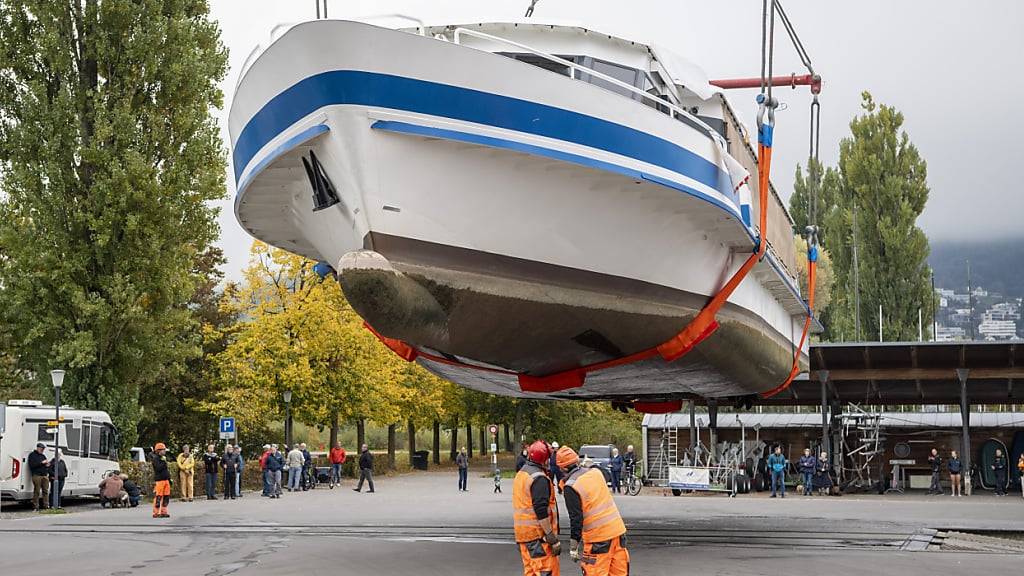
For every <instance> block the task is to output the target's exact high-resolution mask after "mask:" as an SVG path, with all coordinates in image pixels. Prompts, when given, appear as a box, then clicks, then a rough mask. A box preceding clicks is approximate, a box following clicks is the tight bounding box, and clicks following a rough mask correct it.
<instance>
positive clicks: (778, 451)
mask: <svg viewBox="0 0 1024 576" xmlns="http://www.w3.org/2000/svg"><path fill="white" fill-rule="evenodd" d="M786 464H787V462H786V457H785V456H783V455H782V447H781V446H776V447H775V452H773V453H772V455H771V456H769V457H768V470H769V471H771V473H772V498H775V492H776V491H778V492H780V493H781V494H782V497H783V498H785V497H786Z"/></svg>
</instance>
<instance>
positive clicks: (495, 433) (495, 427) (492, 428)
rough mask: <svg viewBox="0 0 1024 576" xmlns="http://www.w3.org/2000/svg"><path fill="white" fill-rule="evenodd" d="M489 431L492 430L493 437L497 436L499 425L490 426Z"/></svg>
mask: <svg viewBox="0 0 1024 576" xmlns="http://www.w3.org/2000/svg"><path fill="white" fill-rule="evenodd" d="M487 429H488V430H490V432H491V436H497V435H498V425H497V424H491V425H490V426H488V427H487Z"/></svg>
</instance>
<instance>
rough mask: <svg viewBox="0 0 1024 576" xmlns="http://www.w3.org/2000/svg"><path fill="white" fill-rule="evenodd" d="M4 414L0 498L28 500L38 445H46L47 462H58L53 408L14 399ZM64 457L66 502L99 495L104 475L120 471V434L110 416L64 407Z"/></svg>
mask: <svg viewBox="0 0 1024 576" xmlns="http://www.w3.org/2000/svg"><path fill="white" fill-rule="evenodd" d="M0 409H5V418H4V419H3V421H5V426H4V432H3V438H2V439H0V498H3V499H4V500H25V501H27V500H29V499H30V498H31V497H32V478H31V476H30V473H29V470H28V463H27V458H28V453H29V452H31V451H32V450H34V449H35V447H36V444H37V443H39V442H42V443H43V444H45V445H46V457H47V458H48V459H51V458H53V436H54V435H53V434H52V433H50V431H49V430H51V429H52V428H51V427H50V426H49V425H48V424H47V422H48V421H52V420H54V418H55V417H56V414H55V409H54V407H53V406H43V405H42V402H39V401H38V400H9V401H8V402H7V405H6V406H0ZM60 417H61V420H62V423H61V425H60V447H61V451H62V453H63V456H62V457H61V458H62V459H63V460H64V463H65V464H66V465H67V467H68V477H67V480H66V481H65V482H64V492H63V493H62V496H63V497H68V496H98V495H99V488H98V485H99V483H100V480H102V479H103V474H104V473H105V472H107V471H109V470H117V469H118V464H117V429H116V428H114V425H113V423H111V420H110V416H109V415H108V414H107V413H106V412H100V411H96V410H75V409H74V408H71V407H68V406H61V407H60Z"/></svg>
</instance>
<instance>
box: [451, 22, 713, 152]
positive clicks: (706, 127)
mask: <svg viewBox="0 0 1024 576" xmlns="http://www.w3.org/2000/svg"><path fill="white" fill-rule="evenodd" d="M463 34H466V35H469V36H474V37H477V38H481V39H484V40H491V41H493V42H499V43H503V44H507V45H509V46H515V47H516V48H519V49H521V50H526V51H527V52H529V53H531V54H533V55H535V56H540V57H541V58H544V59H545V60H549V61H551V62H554V63H556V64H561V65H562V66H566V67H568V68H569V69H570V70H571V71H572V72H571V73H570V74H572V75H571V77H572V79H573V80H576V79H577V78H576V75H575V72H576V71H579V72H580V73H583V74H589V75H591V76H596V77H598V78H600V79H601V80H604V81H605V82H608V83H610V84H614V85H615V86H619V87H620V88H624V89H626V90H628V91H630V92H632V93H633V94H636V95H638V96H640V97H641V98H644V99H647V100H650V101H651V102H654V103H655V106H654V109H655V110H659V111H660V107H661V106H664V107H665V108H667V109H668V110H670V111H672V112H674V113H676V114H679V115H681V116H684V117H686V118H687V119H688V120H690V121H692V122H693V123H694V124H696V125H697V126H699V127H700V128H703V129H704V131H705V132H707V133H708V136H709V137H711V139H712V140H714V141H715V142H716V143H718V145H719V146H721V148H722V150H723V151H724V150H726V144H725V139H724V138H722V135H721V134H719V133H718V132H717V131H715V129H714V128H712V127H711V126H709V125H708V124H707V123H705V122H704V121H703V120H701V119H700V118H698V117H696V116H694V115H693V114H691V113H690V112H689V111H687V110H685V109H683V108H680V107H679V106H676V105H675V104H673V103H671V102H668V101H666V100H662V99H661V98H659V97H657V96H655V95H653V94H648V93H647V92H644V91H643V90H641V89H639V88H637V87H636V86H633V85H630V84H626V83H625V82H623V81H621V80H619V79H617V78H613V77H611V76H609V75H607V74H602V73H601V72H598V71H597V70H594V69H593V68H588V67H586V66H581V65H579V64H576V63H575V62H570V61H569V60H566V59H564V58H559V57H558V56H554V55H551V54H548V53H547V52H541V51H540V50H537V49H535V48H531V47H529V46H527V45H525V44H520V43H519V42H514V41H512V40H508V39H507V38H502V37H500V36H494V35H491V34H487V33H484V32H478V31H476V30H470V29H468V28H461V27H460V28H456V29H455V32H454V35H453V39H454V40H453V41H454V42H455V43H456V44H460V43H461V42H460V37H461V36H462V35H463Z"/></svg>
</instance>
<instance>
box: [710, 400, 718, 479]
mask: <svg viewBox="0 0 1024 576" xmlns="http://www.w3.org/2000/svg"><path fill="white" fill-rule="evenodd" d="M708 442H709V444H710V445H709V446H708V466H714V465H715V463H716V462H718V401H717V400H715V399H713V398H708Z"/></svg>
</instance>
